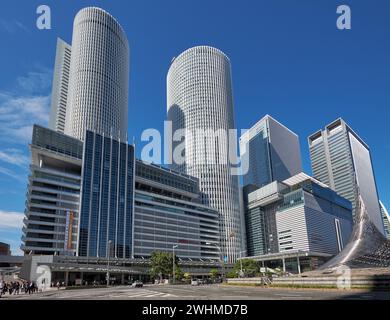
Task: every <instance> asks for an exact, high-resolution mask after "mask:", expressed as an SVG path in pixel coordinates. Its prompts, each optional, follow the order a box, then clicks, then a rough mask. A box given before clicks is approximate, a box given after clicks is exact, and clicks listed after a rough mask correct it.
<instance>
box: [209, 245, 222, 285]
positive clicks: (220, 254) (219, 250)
mask: <svg viewBox="0 0 390 320" xmlns="http://www.w3.org/2000/svg"><path fill="white" fill-rule="evenodd" d="M206 246H214V247H216V248H217V249H218V252H219V259H220V260H221V263H222V282H225V260H224V259H223V256H222V250H221V247H219V246H218V245H216V244H215V243H211V242H206Z"/></svg>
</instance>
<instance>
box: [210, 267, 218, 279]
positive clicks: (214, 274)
mask: <svg viewBox="0 0 390 320" xmlns="http://www.w3.org/2000/svg"><path fill="white" fill-rule="evenodd" d="M209 275H210V278H211V280H213V281H215V279H217V276H218V270H217V269H215V268H214V269H211V270H210V273H209Z"/></svg>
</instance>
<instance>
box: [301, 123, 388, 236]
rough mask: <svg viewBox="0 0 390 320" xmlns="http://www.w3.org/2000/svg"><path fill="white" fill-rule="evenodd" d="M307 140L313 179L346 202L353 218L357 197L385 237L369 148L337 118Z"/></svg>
mask: <svg viewBox="0 0 390 320" xmlns="http://www.w3.org/2000/svg"><path fill="white" fill-rule="evenodd" d="M308 140H309V148H310V158H311V165H312V170H313V174H314V177H315V178H316V179H318V180H320V181H321V182H323V183H325V184H327V185H328V186H329V187H330V188H331V189H333V190H335V191H336V192H337V193H338V194H340V195H341V196H342V197H344V198H346V199H348V200H349V201H350V202H351V203H352V205H353V213H354V215H355V205H356V200H357V199H356V196H357V195H358V194H360V195H361V197H362V199H363V202H364V205H365V207H366V209H367V212H368V215H369V217H370V219H371V221H372V223H374V225H375V226H376V227H377V229H378V230H379V231H380V232H381V233H382V234H384V227H383V221H382V215H381V211H380V208H379V199H378V192H377V188H376V182H375V175H374V169H373V167H372V161H371V154H370V149H369V147H368V145H367V144H366V143H365V142H364V141H363V140H362V139H361V138H360V137H359V136H358V135H357V134H356V133H355V132H354V131H353V130H352V129H351V127H350V126H348V124H347V123H346V122H345V121H344V120H343V119H337V120H336V121H334V122H332V123H331V124H329V125H328V126H326V127H325V130H320V131H318V132H316V133H314V134H313V135H311V136H310V137H309V139H308Z"/></svg>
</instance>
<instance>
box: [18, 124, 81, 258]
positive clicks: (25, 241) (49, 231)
mask: <svg viewBox="0 0 390 320" xmlns="http://www.w3.org/2000/svg"><path fill="white" fill-rule="evenodd" d="M30 150H31V164H30V175H29V185H28V191H27V200H26V209H25V215H26V217H25V218H24V220H23V222H24V227H23V230H22V232H23V236H22V246H21V249H22V250H23V251H24V252H25V253H26V254H30V253H32V254H49V255H50V254H65V255H68V254H70V255H74V254H75V253H76V244H77V225H78V219H79V200H80V183H81V159H82V152H83V143H82V142H81V141H79V140H77V139H74V138H72V137H69V136H66V135H64V134H62V133H60V132H56V131H53V130H50V129H46V128H43V127H41V126H38V125H35V126H34V128H33V136H32V143H31V145H30Z"/></svg>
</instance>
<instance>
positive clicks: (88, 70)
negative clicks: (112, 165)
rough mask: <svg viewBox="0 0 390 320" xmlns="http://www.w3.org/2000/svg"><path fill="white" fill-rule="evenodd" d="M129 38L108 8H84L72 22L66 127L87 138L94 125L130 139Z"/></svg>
mask: <svg viewBox="0 0 390 320" xmlns="http://www.w3.org/2000/svg"><path fill="white" fill-rule="evenodd" d="M128 87H129V44H128V41H127V38H126V35H125V33H124V31H123V29H122V27H121V26H120V25H119V23H118V22H117V21H116V20H115V18H114V17H112V16H111V15H110V14H109V13H107V12H106V11H104V10H102V9H100V8H95V7H88V8H84V9H82V10H80V11H79V12H78V14H77V15H76V18H75V20H74V25H73V39H72V59H71V64H70V79H69V93H68V101H67V113H66V126H65V133H66V134H68V135H71V136H73V137H75V138H77V139H80V140H84V138H85V137H84V135H85V131H86V130H87V129H89V130H93V131H95V132H96V133H99V134H105V135H107V136H110V135H111V136H112V137H114V138H118V137H119V138H120V139H121V140H122V141H125V140H126V135H127V108H128Z"/></svg>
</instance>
